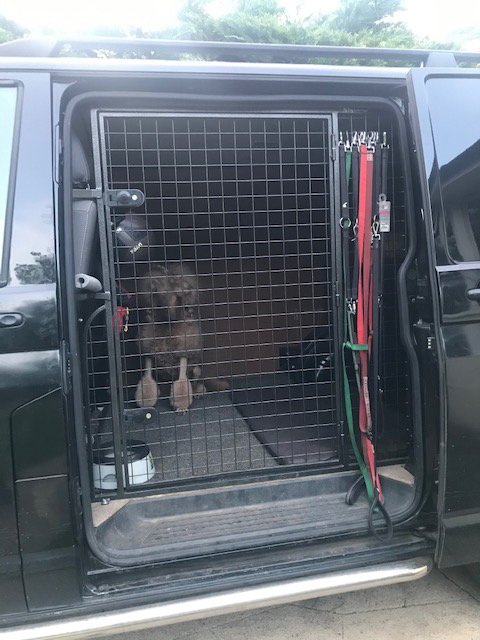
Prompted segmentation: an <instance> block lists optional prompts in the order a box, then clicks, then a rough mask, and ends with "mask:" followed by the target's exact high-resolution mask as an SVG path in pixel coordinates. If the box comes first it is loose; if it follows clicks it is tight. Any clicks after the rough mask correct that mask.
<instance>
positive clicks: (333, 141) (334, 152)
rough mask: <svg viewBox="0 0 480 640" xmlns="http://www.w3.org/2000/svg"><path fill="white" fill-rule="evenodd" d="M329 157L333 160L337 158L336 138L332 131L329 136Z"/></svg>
mask: <svg viewBox="0 0 480 640" xmlns="http://www.w3.org/2000/svg"><path fill="white" fill-rule="evenodd" d="M330 158H331V159H332V161H333V162H335V160H336V159H337V139H336V137H335V134H334V133H332V135H331V136H330Z"/></svg>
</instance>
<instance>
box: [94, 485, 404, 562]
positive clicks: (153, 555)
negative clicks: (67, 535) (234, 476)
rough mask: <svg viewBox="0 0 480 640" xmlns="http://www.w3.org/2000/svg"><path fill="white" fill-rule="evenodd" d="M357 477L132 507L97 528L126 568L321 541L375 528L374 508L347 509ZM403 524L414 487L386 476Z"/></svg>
mask: <svg viewBox="0 0 480 640" xmlns="http://www.w3.org/2000/svg"><path fill="white" fill-rule="evenodd" d="M355 477H356V475H355V474H345V473H339V474H331V475H329V476H316V477H304V478H296V479H294V480H290V481H284V482H281V483H274V482H266V483H260V484H255V485H253V484H252V485H247V486H242V487H238V486H237V487H226V488H223V489H217V490H209V491H192V492H188V493H184V494H177V495H175V496H169V495H164V496H159V497H152V498H141V499H134V500H130V501H128V503H127V504H126V505H125V506H123V507H122V508H121V509H120V510H118V511H117V512H116V513H114V514H113V515H112V517H111V518H109V519H108V520H106V521H105V522H103V523H102V524H101V525H100V526H99V527H98V528H97V532H96V533H97V542H98V543H99V544H100V545H101V547H103V548H104V549H105V550H108V552H109V553H110V554H112V556H113V558H115V560H116V561H120V562H121V563H122V564H125V563H126V562H127V559H128V558H130V559H131V560H132V561H134V560H135V559H136V561H140V562H147V561H151V560H167V559H174V558H175V559H178V558H185V557H198V556H200V555H205V554H209V553H218V552H225V551H232V550H236V549H245V548H249V547H251V546H252V545H255V546H261V545H266V544H272V543H273V542H279V541H281V542H291V541H294V540H304V539H308V538H321V537H325V536H327V535H328V536H331V535H335V534H338V533H340V532H345V531H349V530H352V528H353V529H357V530H363V529H366V528H367V517H368V510H369V505H368V502H367V500H366V499H365V498H360V499H359V500H358V502H357V503H356V504H355V505H352V506H349V505H347V504H345V494H346V491H347V489H348V488H349V487H350V486H351V484H352V481H353V479H354V478H355ZM383 484H384V494H385V505H386V507H387V509H388V510H389V513H390V514H391V515H392V516H393V518H395V516H398V515H400V514H401V513H402V512H405V511H406V509H407V508H408V506H409V505H410V504H411V501H412V499H413V491H414V489H413V486H412V485H410V484H408V483H405V482H398V481H396V480H393V479H392V478H388V477H386V476H385V477H384V481H383Z"/></svg>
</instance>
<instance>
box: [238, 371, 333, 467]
mask: <svg viewBox="0 0 480 640" xmlns="http://www.w3.org/2000/svg"><path fill="white" fill-rule="evenodd" d="M325 386H326V385H323V384H316V383H303V384H293V383H292V381H291V379H290V376H289V375H288V373H285V372H279V373H274V374H264V375H259V376H249V377H247V378H240V379H238V380H235V382H234V388H233V390H232V399H233V401H234V403H235V406H236V407H237V409H238V411H239V412H240V413H241V414H242V416H243V417H244V418H245V420H246V421H247V422H248V425H249V427H250V428H251V430H252V431H253V433H254V434H255V435H256V436H257V438H258V439H259V440H260V442H261V443H262V444H264V445H265V447H266V448H267V449H268V451H270V453H271V454H272V455H273V456H274V457H275V459H276V460H277V461H278V462H279V463H280V464H308V463H314V462H327V461H334V460H336V459H338V452H337V432H336V429H337V427H336V425H335V423H334V422H333V408H332V400H331V395H330V393H331V389H330V388H329V389H328V392H329V393H328V395H327V396H324V397H322V396H321V395H320V394H321V393H322V392H323V393H325V391H326V389H325ZM330 386H331V385H330V384H328V387H330ZM322 387H323V389H322Z"/></svg>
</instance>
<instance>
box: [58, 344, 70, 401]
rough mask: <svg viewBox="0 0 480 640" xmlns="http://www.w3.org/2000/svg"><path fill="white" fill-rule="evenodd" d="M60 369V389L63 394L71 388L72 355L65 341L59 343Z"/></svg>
mask: <svg viewBox="0 0 480 640" xmlns="http://www.w3.org/2000/svg"><path fill="white" fill-rule="evenodd" d="M60 367H61V370H62V388H63V392H64V393H65V394H67V393H69V392H70V390H71V388H72V354H71V353H70V347H69V345H68V343H67V342H66V341H65V340H62V341H61V343H60Z"/></svg>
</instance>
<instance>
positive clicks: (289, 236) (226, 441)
mask: <svg viewBox="0 0 480 640" xmlns="http://www.w3.org/2000/svg"><path fill="white" fill-rule="evenodd" d="M330 126H331V125H330V120H329V118H328V117H314V116H312V117H304V116H278V115H269V116H256V115H255V116H250V115H245V114H242V115H228V116H218V115H208V114H207V115H188V116H187V115H185V116H178V115H176V116H168V115H160V114H153V113H143V114H139V113H136V114H133V113H115V114H113V113H109V114H103V115H100V130H101V131H102V135H101V144H102V145H103V165H104V166H103V171H104V180H105V182H106V185H105V186H106V187H107V188H109V189H123V188H128V189H132V188H136V189H140V190H141V191H142V192H143V193H144V194H145V203H144V205H143V206H142V207H140V208H137V209H133V210H131V211H125V209H115V208H114V209H112V210H110V211H109V214H108V215H110V222H111V223H112V228H113V233H112V258H113V270H114V277H113V279H114V284H115V287H116V291H117V305H118V313H117V321H116V325H119V326H116V331H115V333H116V337H117V339H118V342H119V353H120V362H119V363H117V364H119V366H118V369H119V371H120V372H121V384H120V385H119V392H120V405H121V414H122V415H121V416H120V426H121V437H122V442H123V445H124V454H125V455H126V456H127V459H129V458H128V456H129V454H130V450H131V446H130V445H131V443H132V441H135V442H139V441H140V442H145V443H147V445H148V447H149V449H150V452H151V454H152V456H153V461H154V465H155V475H154V477H153V478H151V479H150V484H152V483H157V482H164V481H175V480H179V479H186V478H195V477H197V478H198V477H201V476H212V475H216V474H225V473H230V472H238V471H249V470H254V469H265V468H272V469H273V468H275V467H278V466H282V465H291V464H295V465H305V464H317V465H324V464H328V465H332V464H336V463H338V446H337V443H338V430H337V418H336V398H335V393H334V384H335V371H334V366H333V361H332V356H331V354H332V342H333V309H332V289H331V282H332V275H331V273H332V265H331V241H330V236H331V233H330V216H331V212H330V179H331V176H330V149H329V141H330ZM125 232H127V237H128V239H129V240H132V242H131V244H129V241H126V240H125V237H126V236H125ZM127 308H128V312H126V309H127ZM117 329H118V331H117ZM92 330H93V329H90V333H91V332H92ZM87 333H88V332H87ZM92 339H93V336H90V337H89V336H88V335H87V336H86V341H87V343H89V341H91V340H92ZM97 342H98V340H97ZM100 347H102V345H98V344H97V348H100ZM103 348H104V350H105V349H106V345H103ZM107 351H108V350H107ZM89 357H90V365H89V369H90V370H94V369H95V366H96V365H95V362H94V360H95V358H96V356H95V355H92V354H90V355H89ZM98 357H99V358H100V362H101V363H103V364H104V355H103V354H102V355H100V356H98ZM182 358H185V359H186V373H187V378H188V379H189V383H187V391H186V392H185V393H184V395H183V396H182V395H181V394H176V393H174V396H173V399H172V383H174V384H175V389H179V388H180V389H183V390H185V386H180V387H179V386H178V383H177V381H178V380H179V377H180V378H182V384H184V380H183V377H182V374H181V372H180V363H181V362H183V360H182ZM110 359H112V354H110ZM149 364H151V365H152V377H153V378H154V379H155V385H154V388H156V389H157V391H158V401H157V402H154V399H152V398H144V400H145V401H143V400H142V399H141V400H140V402H139V381H140V380H141V378H142V377H143V380H144V381H146V380H147V378H146V377H145V376H146V370H147V369H148V367H149ZM147 374H148V372H147ZM92 384H94V385H95V384H97V382H95V380H94V378H93V377H92V375H90V389H91V393H90V399H89V403H90V412H91V413H92V412H96V414H95V415H96V416H97V417H96V420H97V422H96V423H95V426H96V427H98V405H97V401H98V398H97V396H98V394H99V390H98V388H97V389H96V390H92V386H91V385H92ZM107 384H108V383H107ZM190 385H191V388H190V389H188V386H190ZM145 388H146V387H145V385H144V386H143V389H145ZM150 388H151V387H150ZM92 391H93V393H92ZM190 394H191V397H190ZM144 395H145V392H144ZM146 395H148V394H146ZM178 398H180V399H181V400H180V401H177V399H178ZM139 404H140V405H141V404H143V405H145V406H143V407H142V406H139ZM175 408H177V409H186V411H185V412H180V411H176V410H175ZM101 414H102V417H101V420H103V423H104V427H105V429H104V433H105V432H107V431H108V429H109V428H112V429H114V428H115V427H114V424H115V422H116V421H115V419H113V418H112V416H111V414H110V408H109V407H106V408H104V409H103V410H102V411H101ZM93 448H94V451H93V454H92V455H93V459H94V461H95V459H98V457H99V456H98V453H96V452H95V445H94V447H93ZM97 449H100V450H101V451H102V452H104V450H105V445H104V440H102V439H99V440H98V441H97ZM145 464H148V462H147V461H146V462H145ZM142 481H143V480H142ZM131 484H136V479H135V477H133V476H131V477H129V482H128V481H127V485H131ZM98 488H100V487H98Z"/></svg>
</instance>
